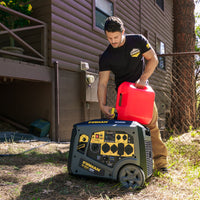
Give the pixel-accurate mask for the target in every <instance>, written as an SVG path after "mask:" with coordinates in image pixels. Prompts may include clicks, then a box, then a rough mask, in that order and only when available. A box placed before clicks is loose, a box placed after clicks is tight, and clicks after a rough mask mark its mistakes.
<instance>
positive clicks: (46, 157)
mask: <svg viewBox="0 0 200 200" xmlns="http://www.w3.org/2000/svg"><path fill="white" fill-rule="evenodd" d="M197 136H198V135H197ZM185 137H186V136H185ZM194 140H196V138H195V137H191V134H188V135H187V142H188V141H190V142H188V143H187V145H188V147H189V145H191V146H193V147H194V152H195V154H196V155H197V154H198V152H199V149H200V146H199V143H198V142H195V141H194ZM184 141H185V140H184ZM184 141H183V142H184ZM173 142H174V141H173ZM173 142H171V143H170V144H169V145H168V149H169V163H170V165H171V166H170V171H169V173H168V174H165V175H164V176H162V175H160V176H159V175H158V174H154V175H153V176H152V177H151V178H149V179H148V180H147V181H146V184H145V186H144V187H143V188H141V189H139V190H136V191H133V190H129V189H124V188H122V187H121V186H120V184H119V183H118V182H116V181H110V180H105V179H96V178H95V179H94V178H87V177H79V176H71V175H69V174H68V171H67V158H68V151H69V144H57V143H47V142H29V143H0V149H1V154H2V153H5V154H10V153H15V154H17V153H21V152H24V151H26V150H28V149H30V148H33V150H32V151H28V152H27V153H24V154H22V155H19V156H4V157H0V199H1V200H56V199H57V200H64V199H66V200H79V199H84V200H86V199H88V200H104V199H105V200H109V199H113V200H122V199H123V200H134V199H137V200H138V199H139V200H140V199H141V200H144V199H145V200H156V199H158V200H161V199H162V200H165V199H166V200H171V199H200V192H199V191H200V188H199V185H200V173H199V170H200V168H199V165H195V166H196V169H193V168H192V167H194V160H195V162H196V163H197V162H199V164H200V160H199V158H200V155H199V156H197V157H193V158H191V156H190V155H192V153H193V154H194V152H190V155H187V154H188V152H186V153H183V154H176V153H175V152H174V153H173V152H172V151H170V149H172V148H175V145H176V146H177V145H179V144H182V141H181V142H180V141H179V143H178V141H176V143H173ZM37 147H39V148H37ZM191 149H193V148H191ZM191 151H192V150H191ZM190 169H191V171H190ZM191 172H192V173H191Z"/></svg>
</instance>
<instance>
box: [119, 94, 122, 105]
mask: <svg viewBox="0 0 200 200" xmlns="http://www.w3.org/2000/svg"><path fill="white" fill-rule="evenodd" d="M122 96H123V95H122V93H120V95H119V106H121V105H122Z"/></svg>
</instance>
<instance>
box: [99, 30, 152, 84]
mask: <svg viewBox="0 0 200 200" xmlns="http://www.w3.org/2000/svg"><path fill="white" fill-rule="evenodd" d="M150 49H151V46H150V44H149V42H148V40H147V39H146V38H145V37H144V36H142V35H134V34H130V35H126V41H125V43H124V45H123V46H121V47H118V48H113V47H112V46H111V45H109V46H108V47H107V49H106V50H105V51H104V53H103V54H102V56H101V58H100V60H99V71H112V72H113V73H114V74H115V84H116V88H118V87H119V85H120V84H121V83H122V82H124V81H129V82H133V83H134V82H136V81H137V80H138V79H139V78H140V76H141V75H142V72H143V70H144V67H145V61H144V58H143V56H142V54H143V53H145V52H146V51H148V50H150Z"/></svg>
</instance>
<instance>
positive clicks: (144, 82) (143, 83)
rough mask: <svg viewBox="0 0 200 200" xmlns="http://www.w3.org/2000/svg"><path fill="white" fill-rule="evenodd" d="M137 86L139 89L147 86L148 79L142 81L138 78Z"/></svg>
mask: <svg viewBox="0 0 200 200" xmlns="http://www.w3.org/2000/svg"><path fill="white" fill-rule="evenodd" d="M135 87H136V88H139V89H144V88H145V87H146V81H142V80H141V79H139V80H137V81H136V83H135Z"/></svg>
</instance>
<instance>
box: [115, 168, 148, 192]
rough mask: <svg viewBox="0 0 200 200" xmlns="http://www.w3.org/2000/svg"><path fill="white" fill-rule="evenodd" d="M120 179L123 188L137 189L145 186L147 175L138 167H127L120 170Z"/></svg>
mask: <svg viewBox="0 0 200 200" xmlns="http://www.w3.org/2000/svg"><path fill="white" fill-rule="evenodd" d="M118 179H119V181H120V182H121V184H122V186H123V187H126V188H133V189H137V188H139V187H141V186H143V185H144V182H145V175H144V172H143V170H142V169H141V168H139V167H138V166H135V165H125V166H124V167H123V168H122V169H121V170H120V172H119V176H118Z"/></svg>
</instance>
